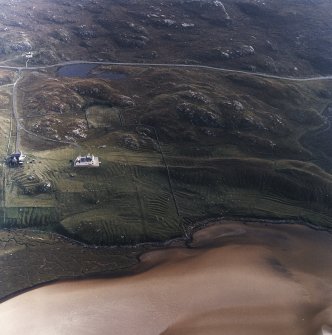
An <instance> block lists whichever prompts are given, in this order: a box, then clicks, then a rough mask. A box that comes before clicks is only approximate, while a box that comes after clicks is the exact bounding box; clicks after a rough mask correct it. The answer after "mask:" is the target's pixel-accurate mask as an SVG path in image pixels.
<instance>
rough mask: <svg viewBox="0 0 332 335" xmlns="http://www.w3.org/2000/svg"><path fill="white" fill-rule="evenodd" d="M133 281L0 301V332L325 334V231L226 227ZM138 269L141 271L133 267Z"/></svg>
mask: <svg viewBox="0 0 332 335" xmlns="http://www.w3.org/2000/svg"><path fill="white" fill-rule="evenodd" d="M141 267H142V268H144V269H146V268H149V270H146V271H144V272H141V273H137V274H136V275H132V276H127V277H122V278H116V279H100V280H82V281H70V282H62V283H56V284H52V285H48V286H44V287H41V288H37V289H34V290H31V291H29V292H27V293H24V294H21V295H19V296H17V297H15V298H12V299H10V300H8V301H6V302H4V303H2V304H1V305H0V329H1V334H2V335H14V334H15V335H17V334H25V335H41V334H43V335H51V334H52V335H53V334H54V335H55V334H57V335H59V334H61V335H69V334H70V335H78V334H84V335H87V334H91V335H92V334H93V335H98V334H126V335H127V334H135V335H150V334H151V335H152V334H153V335H155V334H163V335H178V334H179V335H180V334H181V335H185V334H191V335H196V334H204V335H216V334H223V335H235V334H236V335H242V334H243V335H251V334H252V335H254V334H255V335H263V334H264V335H266V334H269V335H274V334H280V335H281V334H283V335H285V334H292V335H297V334H298V335H300V334H301V335H304V334H308V335H309V334H310V335H311V334H312V335H320V334H323V335H330V334H331V326H332V235H331V234H329V233H327V232H320V231H315V230H311V229H309V228H307V227H304V226H299V225H271V224H266V225H262V224H260V225H259V224H250V225H246V224H243V223H239V222H227V223H221V224H216V225H213V226H210V227H208V228H205V229H204V230H201V231H199V232H197V233H196V234H195V235H194V238H193V242H192V245H191V248H188V249H187V248H173V249H166V250H159V251H153V252H149V253H146V254H144V255H142V257H141ZM138 271H139V269H138Z"/></svg>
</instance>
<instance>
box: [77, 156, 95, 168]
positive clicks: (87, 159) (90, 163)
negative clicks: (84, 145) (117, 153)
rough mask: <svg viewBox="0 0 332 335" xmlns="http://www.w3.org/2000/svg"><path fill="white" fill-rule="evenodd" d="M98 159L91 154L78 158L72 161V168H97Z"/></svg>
mask: <svg viewBox="0 0 332 335" xmlns="http://www.w3.org/2000/svg"><path fill="white" fill-rule="evenodd" d="M99 165H100V162H99V158H98V157H95V156H93V155H91V154H87V155H86V156H78V157H77V158H76V159H75V161H74V167H99Z"/></svg>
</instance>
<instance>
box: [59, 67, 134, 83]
mask: <svg viewBox="0 0 332 335" xmlns="http://www.w3.org/2000/svg"><path fill="white" fill-rule="evenodd" d="M96 67H97V66H96V64H89V63H83V64H71V65H65V66H62V67H60V69H59V70H58V72H57V74H58V76H60V77H68V78H100V79H109V80H119V79H124V78H126V77H127V76H128V75H127V74H126V73H120V72H116V71H108V70H104V71H100V72H94V71H93V70H94V69H95V68H96Z"/></svg>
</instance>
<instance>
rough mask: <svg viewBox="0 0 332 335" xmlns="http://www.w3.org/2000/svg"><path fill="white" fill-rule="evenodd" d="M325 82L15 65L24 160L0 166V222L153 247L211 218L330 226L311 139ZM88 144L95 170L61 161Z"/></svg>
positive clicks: (329, 195)
mask: <svg viewBox="0 0 332 335" xmlns="http://www.w3.org/2000/svg"><path fill="white" fill-rule="evenodd" d="M101 73H103V74H108V75H110V74H112V73H116V74H119V73H121V74H122V75H121V76H120V77H119V78H118V79H100V78H99V76H100V74H101ZM41 88H42V89H41ZM330 90H331V83H330V82H329V81H321V82H299V83H297V82H292V81H285V80H284V81H283V80H275V79H264V78H260V77H252V76H248V75H239V74H236V75H234V74H222V73H219V72H217V71H199V70H192V69H191V70H180V69H176V70H171V69H169V68H165V69H162V68H160V69H156V68H135V67H121V68H120V67H114V66H113V67H107V66H103V67H98V66H95V67H94V68H92V69H91V70H90V73H89V74H88V76H87V77H86V78H77V77H75V78H66V77H60V76H59V74H58V72H57V69H50V70H49V71H48V72H45V71H43V72H32V73H25V74H24V78H23V80H22V81H21V82H20V86H19V91H18V93H19V101H20V108H19V110H20V118H21V120H22V129H21V132H20V133H21V145H22V149H23V150H24V152H26V153H27V154H28V161H27V164H25V166H24V167H23V168H18V169H7V175H6V179H5V180H6V184H5V188H4V195H5V203H6V209H5V213H4V215H3V217H4V220H5V221H4V222H3V223H2V224H3V225H4V226H7V227H19V228H22V227H34V228H38V229H44V230H45V229H47V230H51V231H58V232H61V233H62V234H65V235H67V236H71V237H74V238H76V239H78V240H80V241H83V242H87V243H93V244H101V245H110V244H128V243H129V244H133V243H137V242H142V241H164V240H167V239H169V238H172V237H175V236H180V235H182V234H183V233H184V230H186V229H187V227H188V226H190V225H192V224H193V223H194V222H197V221H199V220H202V219H204V218H208V217H220V216H242V217H255V218H269V219H270V218H275V219H295V220H302V221H307V222H309V223H312V224H316V225H321V226H326V227H330V226H331V224H332V221H331V215H332V212H331V208H332V206H331V205H332V203H331V201H332V200H331V199H332V184H331V182H332V178H331V175H330V171H331V165H329V164H328V162H329V157H330V156H329V155H330V152H329V150H328V148H329V146H328V145H327V144H326V145H325V146H322V145H321V142H319V141H318V140H315V139H316V138H318V137H317V136H318V135H317V134H318V133H322V132H323V133H324V136H325V137H326V138H328V136H329V134H330V130H329V127H328V124H329V119H328V115H327V114H326V113H327V111H328V110H329V107H328V106H329V104H330V103H331V100H330V95H329V94H328V92H329V91H330ZM325 137H321V136H320V137H319V139H320V141H323V140H324V138H325ZM89 152H90V153H93V154H94V155H96V156H98V157H99V158H100V160H101V162H102V165H101V167H99V168H97V169H77V168H73V166H72V160H73V159H74V158H75V157H76V156H77V155H79V154H86V153H89ZM323 156H324V157H323ZM322 157H323V158H324V159H323V158H322ZM47 184H48V185H49V187H46V188H45V185H47Z"/></svg>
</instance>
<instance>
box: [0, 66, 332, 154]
mask: <svg viewBox="0 0 332 335" xmlns="http://www.w3.org/2000/svg"><path fill="white" fill-rule="evenodd" d="M74 64H96V65H117V66H134V67H160V68H165V67H166V68H173V69H175V68H180V69H181V68H185V69H192V70H207V71H217V72H223V73H231V74H232V73H233V74H241V75H248V76H254V77H261V78H267V79H277V80H286V81H292V82H294V81H295V82H307V81H319V80H331V79H332V75H328V76H315V77H302V78H301V77H289V76H277V75H272V74H268V73H262V72H250V71H243V70H233V69H227V68H220V67H213V66H208V65H193V64H168V63H134V62H95V61H86V60H76V61H75V60H73V61H67V62H60V63H56V64H51V65H43V66H9V65H0V69H3V70H11V71H17V72H18V78H17V79H16V81H15V82H14V84H13V85H12V86H13V92H12V94H13V107H12V108H13V113H12V114H13V118H14V120H15V123H16V141H15V150H16V151H17V150H19V147H20V130H23V131H25V132H27V133H29V134H30V135H34V136H39V135H36V134H34V133H32V132H30V131H28V130H27V129H25V128H24V127H23V126H22V125H21V123H20V120H19V115H18V104H17V86H18V83H19V82H20V80H21V79H22V72H24V71H35V70H43V69H50V68H54V67H60V66H66V65H74ZM43 139H45V140H50V141H54V142H61V143H64V144H70V145H75V146H77V144H76V143H72V142H67V141H58V140H54V139H49V138H47V137H43ZM8 147H9V146H8ZM8 154H9V152H8Z"/></svg>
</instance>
